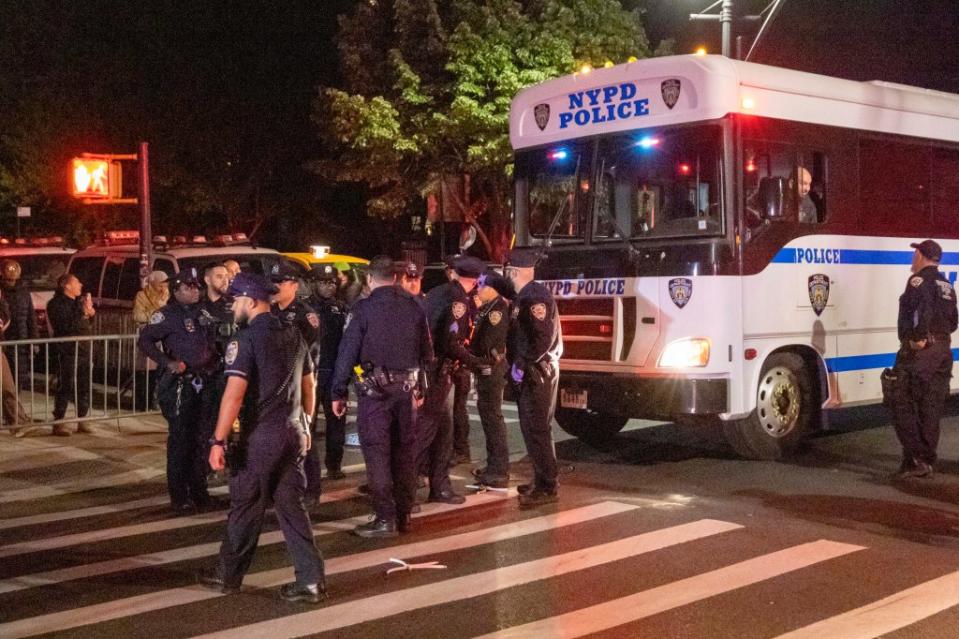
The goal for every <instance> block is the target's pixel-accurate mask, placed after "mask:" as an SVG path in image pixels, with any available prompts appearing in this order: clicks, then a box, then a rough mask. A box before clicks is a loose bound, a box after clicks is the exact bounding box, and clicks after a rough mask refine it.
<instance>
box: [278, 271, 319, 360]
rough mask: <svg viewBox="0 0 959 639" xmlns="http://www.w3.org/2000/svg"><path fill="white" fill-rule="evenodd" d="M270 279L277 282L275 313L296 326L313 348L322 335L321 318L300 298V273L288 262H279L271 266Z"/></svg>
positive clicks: (308, 344)
mask: <svg viewBox="0 0 959 639" xmlns="http://www.w3.org/2000/svg"><path fill="white" fill-rule="evenodd" d="M270 281H271V282H273V283H274V284H276V287H277V288H276V294H275V295H274V296H273V305H272V310H273V313H274V314H275V315H276V316H277V317H279V318H280V319H281V320H283V321H285V322H286V323H287V324H290V325H291V326H296V328H297V330H299V331H300V335H301V336H302V337H303V341H305V342H306V345H307V347H308V348H311V349H312V348H313V344H314V342H316V338H317V337H319V335H320V318H319V317H318V316H317V314H316V311H314V310H313V309H312V308H311V307H310V305H309V304H307V303H306V302H305V301H303V300H302V299H299V297H298V294H299V291H300V281H299V273H298V272H297V270H296V269H295V268H294V267H293V266H292V265H291V264H289V263H288V262H278V263H276V264H274V265H273V266H272V267H271V268H270Z"/></svg>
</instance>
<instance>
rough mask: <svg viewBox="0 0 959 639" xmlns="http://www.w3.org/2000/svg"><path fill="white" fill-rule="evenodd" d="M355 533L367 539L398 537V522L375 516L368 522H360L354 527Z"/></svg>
mask: <svg viewBox="0 0 959 639" xmlns="http://www.w3.org/2000/svg"><path fill="white" fill-rule="evenodd" d="M353 534H354V535H357V536H359V537H364V538H366V539H380V538H386V537H396V535H397V532H396V523H395V522H392V521H389V520H387V519H380V518H379V517H374V518H373V519H371V520H370V521H369V522H368V523H365V524H360V525H359V526H357V527H356V528H354V529H353Z"/></svg>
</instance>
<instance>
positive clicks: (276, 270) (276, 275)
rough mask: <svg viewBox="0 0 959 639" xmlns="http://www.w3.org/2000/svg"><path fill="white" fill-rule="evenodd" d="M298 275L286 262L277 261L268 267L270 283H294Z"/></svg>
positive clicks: (294, 268)
mask: <svg viewBox="0 0 959 639" xmlns="http://www.w3.org/2000/svg"><path fill="white" fill-rule="evenodd" d="M299 275H300V273H299V271H298V270H297V269H296V267H295V266H293V265H292V264H290V263H289V262H286V261H282V260H281V261H279V262H277V263H276V264H274V265H273V266H271V267H270V281H271V282H273V283H275V284H278V283H280V282H295V281H296V279H297V277H299Z"/></svg>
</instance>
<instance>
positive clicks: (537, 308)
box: [529, 303, 546, 322]
mask: <svg viewBox="0 0 959 639" xmlns="http://www.w3.org/2000/svg"><path fill="white" fill-rule="evenodd" d="M529 312H530V314H531V315H532V316H533V317H535V318H536V319H538V320H539V321H541V322H542V321H543V320H545V319H546V304H543V303H539V304H533V305H532V306H530V307H529Z"/></svg>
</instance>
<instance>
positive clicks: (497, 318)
mask: <svg viewBox="0 0 959 639" xmlns="http://www.w3.org/2000/svg"><path fill="white" fill-rule="evenodd" d="M502 321H503V314H502V313H500V312H499V311H492V312H490V314H489V323H490V324H492V325H493V326H496V325H497V324H499V323H500V322H502Z"/></svg>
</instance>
